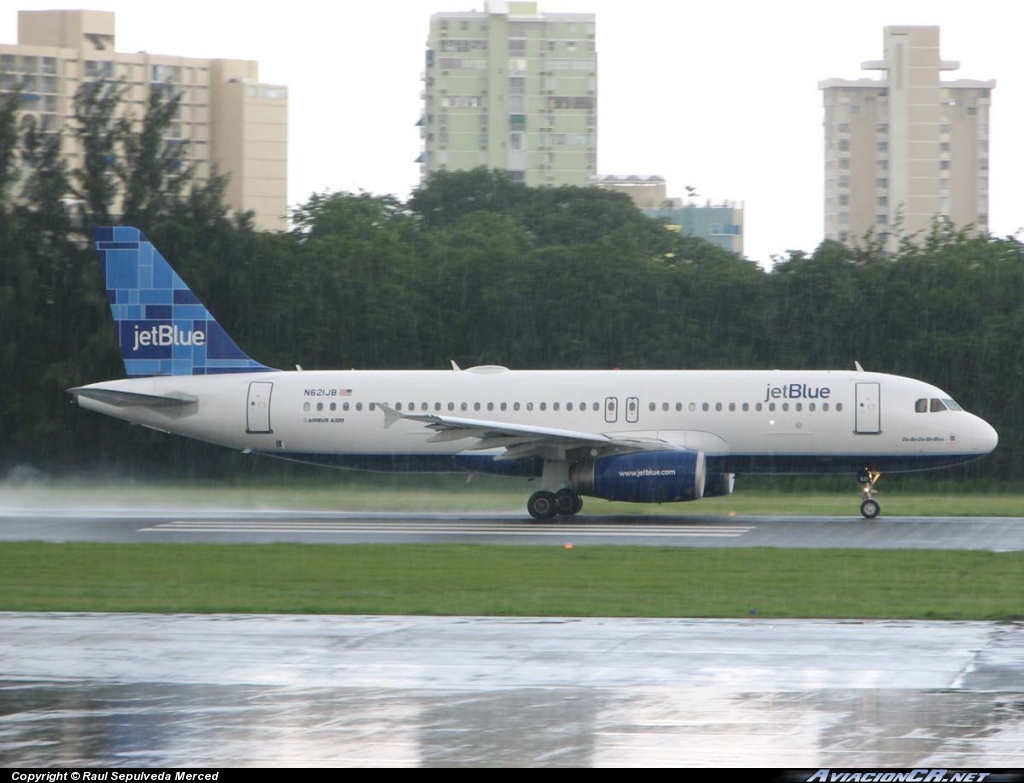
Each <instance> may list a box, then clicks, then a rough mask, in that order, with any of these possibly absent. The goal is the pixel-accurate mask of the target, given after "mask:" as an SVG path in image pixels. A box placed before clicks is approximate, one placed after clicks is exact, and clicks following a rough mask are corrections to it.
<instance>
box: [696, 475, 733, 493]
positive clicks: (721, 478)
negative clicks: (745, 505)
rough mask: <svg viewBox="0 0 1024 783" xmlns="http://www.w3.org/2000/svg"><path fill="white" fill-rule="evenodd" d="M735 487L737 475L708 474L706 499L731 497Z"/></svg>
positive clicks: (705, 490)
mask: <svg viewBox="0 0 1024 783" xmlns="http://www.w3.org/2000/svg"><path fill="white" fill-rule="evenodd" d="M735 486H736V474H735V473H708V477H707V479H706V480H705V481H704V497H706V498H720V497H724V496H725V495H731V494H732V491H733V489H734V488H735Z"/></svg>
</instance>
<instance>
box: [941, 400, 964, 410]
mask: <svg viewBox="0 0 1024 783" xmlns="http://www.w3.org/2000/svg"><path fill="white" fill-rule="evenodd" d="M942 401H943V402H944V403H946V407H947V408H949V409H950V410H951V411H963V408H961V407H960V406H959V405H957V404H956V401H955V400H950V399H948V398H946V397H943V398H942Z"/></svg>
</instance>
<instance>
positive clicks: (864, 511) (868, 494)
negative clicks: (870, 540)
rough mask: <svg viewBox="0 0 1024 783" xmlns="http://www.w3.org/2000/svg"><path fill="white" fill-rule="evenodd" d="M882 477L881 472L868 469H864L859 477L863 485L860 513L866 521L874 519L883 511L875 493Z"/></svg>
mask: <svg viewBox="0 0 1024 783" xmlns="http://www.w3.org/2000/svg"><path fill="white" fill-rule="evenodd" d="M881 477H882V473H881V471H878V470H870V469H868V468H864V470H862V471H861V472H860V475H859V476H857V480H858V481H859V482H860V485H861V488H860V497H861V504H860V513H861V515H862V516H863V517H864V518H865V519H874V518H875V517H877V516H878V515H879V514H880V513H881V511H882V507H881V506H880V505H879V503H878V501H877V500H875V498H874V495H875V492H877V490H876V489H875V484H876V483H877V482H878V480H879V479H880V478H881Z"/></svg>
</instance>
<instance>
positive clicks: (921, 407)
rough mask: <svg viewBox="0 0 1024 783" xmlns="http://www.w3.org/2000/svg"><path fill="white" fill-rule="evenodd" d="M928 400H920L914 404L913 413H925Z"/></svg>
mask: <svg viewBox="0 0 1024 783" xmlns="http://www.w3.org/2000/svg"><path fill="white" fill-rule="evenodd" d="M927 412H928V400H925V399H920V400H918V401H917V402H915V403H914V413H927Z"/></svg>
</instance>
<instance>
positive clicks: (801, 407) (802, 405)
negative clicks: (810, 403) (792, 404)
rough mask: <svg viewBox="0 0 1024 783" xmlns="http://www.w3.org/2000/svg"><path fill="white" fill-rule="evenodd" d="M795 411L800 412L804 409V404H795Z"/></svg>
mask: <svg viewBox="0 0 1024 783" xmlns="http://www.w3.org/2000/svg"><path fill="white" fill-rule="evenodd" d="M796 409H797V410H798V411H802V410H803V409H804V404H803V403H802V402H798V403H796Z"/></svg>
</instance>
